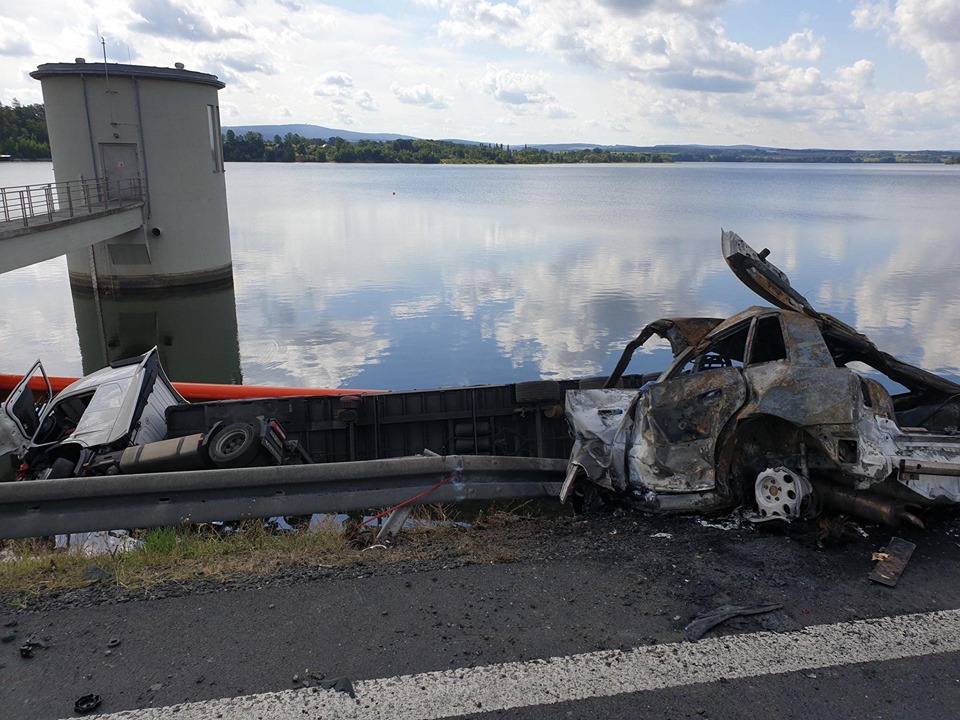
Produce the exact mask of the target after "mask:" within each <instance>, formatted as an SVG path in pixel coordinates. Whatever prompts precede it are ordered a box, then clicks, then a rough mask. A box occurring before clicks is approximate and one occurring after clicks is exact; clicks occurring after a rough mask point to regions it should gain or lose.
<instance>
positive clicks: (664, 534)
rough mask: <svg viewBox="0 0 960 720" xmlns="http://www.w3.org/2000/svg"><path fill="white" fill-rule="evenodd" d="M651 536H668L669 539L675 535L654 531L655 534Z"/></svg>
mask: <svg viewBox="0 0 960 720" xmlns="http://www.w3.org/2000/svg"><path fill="white" fill-rule="evenodd" d="M650 537H652V538H667V539H668V540H669V539H670V538H672V537H673V533H668V532H658V533H654V534H653V535H651V536H650Z"/></svg>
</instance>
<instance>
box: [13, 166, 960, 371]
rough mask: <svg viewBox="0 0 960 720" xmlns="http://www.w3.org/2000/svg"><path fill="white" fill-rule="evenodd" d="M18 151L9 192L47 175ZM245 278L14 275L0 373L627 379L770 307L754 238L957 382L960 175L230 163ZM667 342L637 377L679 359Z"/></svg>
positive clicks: (803, 281) (902, 352)
mask: <svg viewBox="0 0 960 720" xmlns="http://www.w3.org/2000/svg"><path fill="white" fill-rule="evenodd" d="M52 179H53V171H52V166H51V165H50V164H49V163H3V164H0V186H10V185H21V184H30V183H42V182H50V181H52ZM226 179H227V193H228V203H229V208H230V230H231V242H232V249H233V261H234V288H233V289H232V290H226V291H225V290H220V291H216V292H201V293H196V292H194V293H179V294H170V293H168V294H165V295H164V296H163V297H162V298H148V299H143V298H136V299H130V300H126V299H125V300H122V301H105V302H104V303H103V305H102V307H101V308H100V309H99V310H97V308H96V307H95V303H94V302H93V300H92V298H90V297H83V296H79V295H77V296H75V295H74V294H73V293H71V290H70V287H69V284H68V282H67V271H66V261H65V260H64V259H63V258H60V259H56V260H51V261H49V262H46V263H41V264H38V265H35V266H32V267H28V268H23V269H21V270H17V271H14V272H11V273H7V274H5V275H2V276H0V298H2V303H3V310H2V313H0V342H2V343H3V345H2V347H3V352H2V354H0V357H2V358H3V362H2V364H0V372H9V373H18V372H23V371H25V370H26V369H27V368H28V366H29V365H30V363H31V362H32V361H33V360H35V359H36V358H38V357H39V358H41V359H42V360H43V361H44V364H45V366H46V368H47V371H48V372H49V373H51V374H54V375H78V374H81V373H82V372H85V371H86V372H89V371H91V370H93V369H96V368H97V367H100V366H102V364H103V362H104V358H108V357H109V358H115V357H120V356H122V355H124V354H128V355H132V354H136V353H139V352H142V351H143V350H144V349H146V348H148V347H150V346H152V345H154V344H157V345H159V346H160V348H161V351H162V354H163V358H164V363H165V365H166V366H167V368H168V371H169V374H170V375H171V376H172V377H173V379H175V380H214V381H240V380H241V379H242V381H243V382H244V383H246V384H282V385H300V386H340V387H357V388H380V389H410V388H426V387H437V386H449V385H463V384H477V383H492V382H513V381H519V380H531V379H536V378H540V377H543V378H552V377H574V376H584V375H595V374H602V373H606V372H609V370H610V369H611V368H612V366H613V364H614V363H615V361H616V357H617V356H618V355H619V351H620V349H621V348H622V346H623V345H624V344H625V343H626V342H627V341H629V340H630V339H632V338H633V337H635V336H636V335H637V334H638V333H639V331H640V330H641V329H642V328H643V326H644V325H645V324H646V323H648V322H650V321H651V320H654V319H656V318H659V317H668V316H714V317H725V316H727V315H730V314H732V313H734V312H736V311H738V310H741V309H743V308H745V307H747V306H749V305H753V304H764V303H763V301H761V300H760V299H759V298H757V297H756V296H754V295H753V294H752V293H751V292H750V291H749V290H747V289H746V288H745V287H743V286H742V285H741V284H740V283H739V281H738V280H737V279H736V278H735V277H734V276H733V274H732V273H731V272H730V271H729V270H728V269H727V267H726V265H725V263H724V261H723V258H722V257H721V255H720V232H721V228H724V229H728V230H734V231H736V232H737V233H738V234H739V235H740V236H741V237H743V239H744V240H746V241H747V242H748V243H749V244H751V245H752V246H753V247H754V248H756V249H757V250H760V249H761V248H764V247H767V248H770V250H771V254H770V260H771V261H772V262H773V263H775V264H776V265H778V266H779V267H780V268H781V269H783V270H785V271H786V272H787V273H788V274H789V275H790V277H791V280H792V283H793V285H794V287H795V288H797V289H798V290H799V291H800V292H801V293H803V294H804V295H806V296H807V298H808V299H809V300H810V301H811V302H812V303H813V304H814V306H815V307H817V308H818V309H819V310H821V311H824V312H828V313H830V314H833V315H835V316H837V317H838V318H840V319H841V320H843V321H845V322H847V323H849V324H851V325H854V326H855V327H857V328H858V329H859V330H860V331H861V332H865V333H866V334H868V335H869V336H870V337H871V339H872V340H874V342H876V343H877V344H878V345H879V346H880V347H881V348H882V349H884V350H887V351H888V352H891V353H893V354H895V355H897V356H898V357H901V358H902V359H904V360H907V361H908V362H911V363H914V364H918V365H920V366H922V367H925V368H927V369H930V370H933V371H936V372H939V373H943V374H946V375H948V376H950V377H952V378H954V379H956V378H958V377H960V359H958V353H957V351H956V350H955V346H956V342H955V338H956V337H957V334H958V330H960V289H958V288H960V285H958V283H957V278H958V277H960V167H958V166H939V165H812V164H810V165H772V164H771V165H749V164H723V163H716V164H710V163H707V164H696V163H690V164H675V165H570V166H519V167H515V166H505V167H504V166H456V165H440V166H421V165H322V164H243V163H232V164H228V165H227V175H226ZM668 359H669V351H668V349H667V348H665V347H655V348H652V349H651V350H650V351H649V352H645V353H642V354H639V356H638V357H637V359H636V360H635V361H634V363H633V365H632V366H631V367H632V369H634V370H635V371H637V372H641V371H651V370H655V369H660V368H662V367H664V366H665V365H666V363H667V361H668Z"/></svg>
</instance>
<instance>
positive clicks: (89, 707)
mask: <svg viewBox="0 0 960 720" xmlns="http://www.w3.org/2000/svg"><path fill="white" fill-rule="evenodd" d="M102 701H103V698H101V697H100V696H99V695H93V694H91V695H84V696H83V697H80V698H77V701H76V702H75V703H74V704H73V709H74V710H75V711H76V712H78V713H88V712H91V711H93V710H96V709H97V708H98V707H100V703H101V702H102Z"/></svg>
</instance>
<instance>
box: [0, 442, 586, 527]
mask: <svg viewBox="0 0 960 720" xmlns="http://www.w3.org/2000/svg"><path fill="white" fill-rule="evenodd" d="M566 469H567V461H566V460H556V459H545V458H524V457H489V456H476V455H447V456H442V457H441V456H437V457H419V456H418V457H403V458H390V459H385V460H365V461H362V462H344V463H322V464H316V465H288V466H283V467H276V466H273V467H255V468H239V469H236V470H202V471H199V472H179V473H155V474H150V475H112V476H105V477H93V478H68V479H63V480H34V481H26V482H11V483H2V484H0V538H21V537H39V536H45V535H55V534H58V533H72V532H87V531H96V530H113V529H117V528H149V527H165V526H175V525H180V524H184V523H200V522H212V521H216V520H242V519H245V518H255V517H273V516H276V515H310V514H313V513H339V512H349V511H353V510H369V509H381V508H387V507H392V506H394V505H398V504H400V503H402V502H405V501H407V500H409V499H411V498H413V497H414V496H415V495H418V494H420V493H423V492H424V491H426V490H429V489H430V488H432V487H433V486H435V485H436V484H437V483H438V481H439V480H442V479H443V478H446V477H448V476H449V475H451V474H453V478H452V480H451V481H450V482H447V483H445V484H443V485H441V486H440V487H437V488H436V489H434V490H433V491H432V492H429V493H428V494H426V495H425V496H424V497H422V498H418V499H417V500H415V501H414V503H413V504H434V503H448V502H461V501H464V500H522V499H529V498H543V497H557V496H559V492H560V485H561V483H562V482H563V477H564V474H565V472H566Z"/></svg>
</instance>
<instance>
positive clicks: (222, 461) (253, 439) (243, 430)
mask: <svg viewBox="0 0 960 720" xmlns="http://www.w3.org/2000/svg"><path fill="white" fill-rule="evenodd" d="M259 450H260V442H259V438H257V432H256V431H255V430H254V429H253V427H252V426H250V425H248V424H247V423H242V422H240V423H233V425H228V426H227V427H225V428H224V429H223V430H221V431H220V432H218V433H217V434H216V436H215V437H214V438H213V442H211V443H210V448H209V453H210V462H212V463H213V464H214V466H216V467H218V468H238V467H246V466H247V465H249V464H250V463H251V462H252V461H253V459H254V458H255V457H256V456H257V453H258V452H259Z"/></svg>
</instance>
